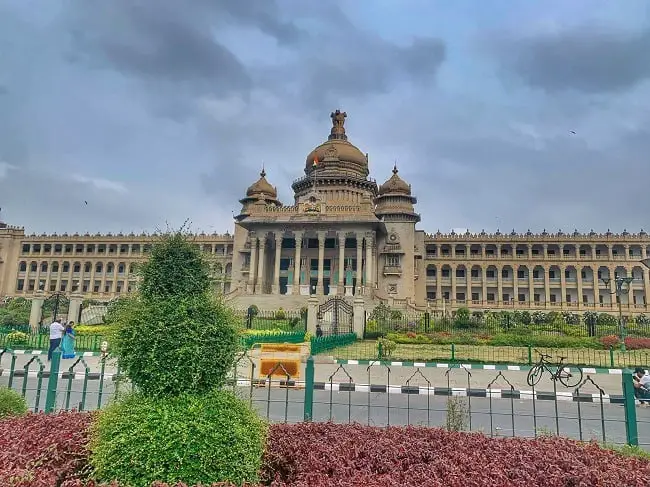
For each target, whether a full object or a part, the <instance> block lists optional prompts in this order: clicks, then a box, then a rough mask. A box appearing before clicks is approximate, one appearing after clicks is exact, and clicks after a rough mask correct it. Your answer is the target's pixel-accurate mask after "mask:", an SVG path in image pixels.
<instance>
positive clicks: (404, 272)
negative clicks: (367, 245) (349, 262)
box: [375, 165, 420, 298]
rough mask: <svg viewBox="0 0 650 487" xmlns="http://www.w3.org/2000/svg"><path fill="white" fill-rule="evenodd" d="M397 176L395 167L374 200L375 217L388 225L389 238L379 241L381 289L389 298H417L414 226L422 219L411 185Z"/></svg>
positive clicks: (387, 234) (387, 233) (386, 236)
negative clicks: (416, 206) (417, 209)
mask: <svg viewBox="0 0 650 487" xmlns="http://www.w3.org/2000/svg"><path fill="white" fill-rule="evenodd" d="M398 172H399V171H398V170H397V165H395V166H394V167H393V175H392V176H391V177H390V178H389V179H388V180H387V181H386V182H385V183H384V184H382V185H381V186H380V187H379V191H378V194H377V197H376V198H375V205H376V206H375V214H376V215H377V217H378V218H379V219H380V220H382V221H383V222H384V224H385V225H386V235H385V236H383V237H381V238H380V240H379V241H378V249H377V250H378V257H379V262H378V266H379V269H380V270H379V272H378V277H379V282H378V286H379V288H380V289H382V290H384V292H385V293H386V294H389V295H393V296H395V297H400V298H406V297H413V296H415V282H414V276H416V275H418V273H417V272H416V262H415V259H416V253H415V243H416V242H415V224H416V223H418V222H419V221H420V215H418V214H417V213H415V209H414V206H413V205H415V203H417V199H416V198H415V197H414V196H413V195H412V194H411V185H410V184H408V183H407V182H406V181H404V180H403V179H402V178H401V177H399V174H398ZM382 240H383V241H382Z"/></svg>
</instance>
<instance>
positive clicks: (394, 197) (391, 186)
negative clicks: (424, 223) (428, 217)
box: [375, 164, 420, 222]
mask: <svg viewBox="0 0 650 487" xmlns="http://www.w3.org/2000/svg"><path fill="white" fill-rule="evenodd" d="M398 173H399V171H398V170H397V164H395V166H394V167H393V175H392V176H391V177H390V178H389V179H388V180H387V181H386V182H385V183H384V184H382V185H381V186H380V187H379V193H378V195H377V198H376V199H375V204H376V208H375V214H376V215H377V216H378V217H380V218H382V219H383V220H386V219H391V220H395V219H396V220H400V221H413V222H419V221H420V215H418V214H417V213H415V209H414V207H413V205H414V204H416V203H417V199H416V198H415V197H414V196H413V195H412V194H411V185H410V184H408V183H407V182H406V181H404V180H403V179H402V178H401V177H399V175H398Z"/></svg>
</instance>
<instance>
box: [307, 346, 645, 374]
mask: <svg viewBox="0 0 650 487" xmlns="http://www.w3.org/2000/svg"><path fill="white" fill-rule="evenodd" d="M536 350H537V351H540V352H542V353H545V354H547V355H551V356H556V357H559V356H563V357H567V360H568V362H569V363H572V364H576V365H581V366H585V367H601V368H610V369H616V368H625V367H630V368H634V367H644V368H649V366H650V350H647V349H646V350H626V351H622V350H615V349H611V348H610V349H609V350H603V349H601V350H598V349H592V348H557V347H535V346H533V345H528V346H523V347H507V346H504V347H498V346H485V345H457V344H454V343H451V344H445V345H431V344H402V343H393V342H390V340H382V339H380V340H359V341H354V342H351V343H348V344H345V345H344V344H341V345H340V346H337V348H334V349H331V348H330V349H328V354H327V355H328V356H331V357H333V358H334V359H339V360H390V361H394V362H434V363H435V362H443V363H448V362H461V363H473V364H510V365H532V364H533V363H534V362H535V361H536V357H537V356H538V354H537V353H536V352H535V351H536ZM317 353H323V351H318V352H317Z"/></svg>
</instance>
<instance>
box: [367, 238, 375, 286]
mask: <svg viewBox="0 0 650 487" xmlns="http://www.w3.org/2000/svg"><path fill="white" fill-rule="evenodd" d="M372 244H373V235H372V232H368V233H366V286H367V287H368V289H369V290H370V291H369V292H368V294H369V295H370V294H371V293H372V289H373V287H374V286H373V277H372V276H373V273H372Z"/></svg>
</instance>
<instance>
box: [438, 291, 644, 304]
mask: <svg viewBox="0 0 650 487" xmlns="http://www.w3.org/2000/svg"><path fill="white" fill-rule="evenodd" d="M436 295H437V293H436V291H434V290H430V291H427V299H428V300H430V301H435V300H436ZM465 296H466V295H465V293H462V292H459V293H456V301H465ZM480 296H481V295H480V293H472V301H477V302H480V301H481V297H480ZM485 296H486V301H487V302H492V303H494V302H495V301H496V294H495V293H486V295H485ZM559 297H560V296H559V295H558V294H554V293H551V294H549V296H548V299H549V303H559V300H558V298H559ZM442 298H443V299H444V300H445V301H449V300H450V299H451V293H450V292H449V291H444V292H443V293H442ZM501 299H502V301H503V302H504V303H509V302H511V301H512V300H514V296H513V295H511V294H510V293H503V294H502V296H501ZM619 301H620V298H619V297H618V296H616V303H617V304H618V302H619ZM517 302H519V303H526V302H528V297H527V295H526V294H523V293H519V294H518V295H517ZM533 302H534V303H536V304H541V303H542V296H541V294H533ZM564 302H565V303H576V302H577V297H575V296H572V295H571V294H567V295H566V296H565V300H564ZM593 302H594V301H593V300H590V296H589V295H587V294H583V295H582V303H583V304H590V303H593ZM598 302H599V303H600V304H606V297H605V296H604V295H602V294H601V295H599V296H598ZM632 304H635V305H638V304H640V305H645V304H647V301H646V297H645V296H637V295H634V296H633V297H632Z"/></svg>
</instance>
